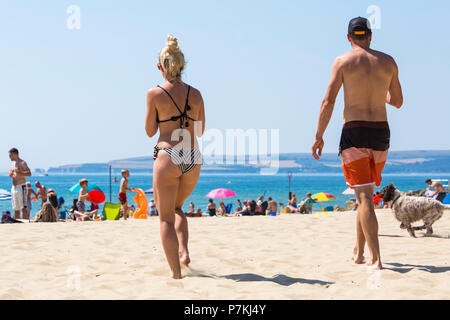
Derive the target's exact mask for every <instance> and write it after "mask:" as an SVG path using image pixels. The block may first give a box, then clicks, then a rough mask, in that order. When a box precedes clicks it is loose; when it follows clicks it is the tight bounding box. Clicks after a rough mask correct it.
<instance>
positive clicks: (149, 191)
mask: <svg viewBox="0 0 450 320" xmlns="http://www.w3.org/2000/svg"><path fill="white" fill-rule="evenodd" d="M144 193H153V188H150V189H147V190H145V191H144Z"/></svg>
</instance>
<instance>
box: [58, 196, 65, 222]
mask: <svg viewBox="0 0 450 320" xmlns="http://www.w3.org/2000/svg"><path fill="white" fill-rule="evenodd" d="M66 214H67V209H66V208H65V207H64V198H63V197H59V198H58V217H59V219H60V220H65V219H66Z"/></svg>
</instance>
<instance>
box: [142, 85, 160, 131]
mask: <svg viewBox="0 0 450 320" xmlns="http://www.w3.org/2000/svg"><path fill="white" fill-rule="evenodd" d="M154 94H155V93H154V89H150V90H148V92H147V113H146V115H145V132H147V135H148V136H149V137H150V138H151V137H153V136H154V135H155V134H156V133H157V132H158V123H157V122H156V106H155V99H154Z"/></svg>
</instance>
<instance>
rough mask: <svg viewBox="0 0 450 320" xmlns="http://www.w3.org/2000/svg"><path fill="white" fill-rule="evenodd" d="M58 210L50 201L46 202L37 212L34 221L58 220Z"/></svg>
mask: <svg viewBox="0 0 450 320" xmlns="http://www.w3.org/2000/svg"><path fill="white" fill-rule="evenodd" d="M57 221H58V217H57V211H56V210H55V208H54V207H53V206H52V204H51V203H50V202H45V203H44V204H43V205H42V208H41V210H39V211H38V212H37V213H36V216H35V217H34V219H33V221H32V222H57Z"/></svg>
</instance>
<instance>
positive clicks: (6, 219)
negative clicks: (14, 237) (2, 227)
mask: <svg viewBox="0 0 450 320" xmlns="http://www.w3.org/2000/svg"><path fill="white" fill-rule="evenodd" d="M2 223H23V222H22V221H19V220H16V219H14V218H13V217H11V213H10V212H9V211H3V214H2Z"/></svg>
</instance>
